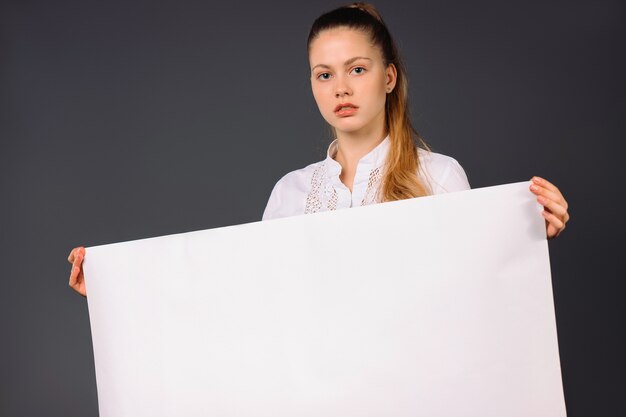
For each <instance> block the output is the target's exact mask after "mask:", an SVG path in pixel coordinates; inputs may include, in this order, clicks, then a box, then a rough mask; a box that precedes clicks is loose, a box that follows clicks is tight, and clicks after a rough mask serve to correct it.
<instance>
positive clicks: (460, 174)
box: [418, 148, 470, 194]
mask: <svg viewBox="0 0 626 417" xmlns="http://www.w3.org/2000/svg"><path fill="white" fill-rule="evenodd" d="M418 155H419V160H420V173H419V174H420V176H421V177H422V178H423V179H424V180H425V181H426V182H427V183H428V184H429V185H430V188H431V191H432V193H433V194H441V193H449V192H453V191H463V190H469V189H470V185H469V181H468V179H467V175H466V174H465V170H464V169H463V167H462V166H461V164H459V162H458V161H457V160H456V159H454V158H453V157H451V156H448V155H444V154H441V153H437V152H433V151H429V150H426V149H422V148H419V150H418Z"/></svg>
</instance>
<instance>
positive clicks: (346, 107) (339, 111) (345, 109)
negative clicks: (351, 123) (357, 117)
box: [335, 103, 358, 117]
mask: <svg viewBox="0 0 626 417" xmlns="http://www.w3.org/2000/svg"><path fill="white" fill-rule="evenodd" d="M357 110H358V107H357V106H355V105H354V104H352V103H342V104H339V105H337V107H335V114H336V115H337V116H339V117H346V116H352V115H353V114H354V113H356V111H357Z"/></svg>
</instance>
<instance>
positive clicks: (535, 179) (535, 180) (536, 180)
mask: <svg viewBox="0 0 626 417" xmlns="http://www.w3.org/2000/svg"><path fill="white" fill-rule="evenodd" d="M533 182H535V183H537V184H539V183H540V182H541V178H539V177H533Z"/></svg>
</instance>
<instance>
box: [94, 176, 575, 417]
mask: <svg viewBox="0 0 626 417" xmlns="http://www.w3.org/2000/svg"><path fill="white" fill-rule="evenodd" d="M528 185H529V184H528V183H516V184H509V185H504V186H498V187H489V188H482V189H476V190H471V191H463V192H458V193H450V194H444V195H437V196H432V197H424V198H418V199H413V200H405V201H399V202H392V203H385V204H378V205H373V206H366V207H359V208H354V209H349V210H339V211H335V212H325V213H319V214H313V215H305V216H296V217H291V218H284V219H277V220H271V221H266V222H257V223H249V224H243V225H238V226H231V227H223V228H217V229H212V230H203V231H198V232H191V233H183V234H177V235H170V236H163V237H157V238H151V239H142V240H137V241H131V242H124V243H117V244H111V245H103V246H96V247H89V248H87V256H86V259H85V263H84V268H85V277H86V284H87V291H88V304H89V315H90V320H91V328H92V336H93V347H94V355H95V366H96V379H97V387H98V399H99V407H100V416H101V417H144V416H145V417H166V416H167V417H171V416H182V417H195V416H198V417H200V416H203V417H207V416H215V417H231V416H232V417H262V416H267V417H283V416H284V417H366V416H371V417H392V416H396V417H405V416H406V417H408V416H412V417H415V416H424V417H426V416H427V417H436V416H445V417H453V416H479V417H503V416H507V417H517V416H519V417H530V416H541V417H555V416H559V417H560V416H565V405H564V399H563V390H562V383H561V373H560V365H559V354H558V345H557V333H556V325H555V317H554V306H553V299H552V287H551V278H550V265H549V257H548V247H547V242H546V237H545V224H544V220H543V218H542V217H541V215H540V214H539V211H540V208H539V205H538V204H537V203H536V202H535V199H534V196H533V195H532V194H531V193H530V191H528Z"/></svg>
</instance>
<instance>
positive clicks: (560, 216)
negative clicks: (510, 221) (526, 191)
mask: <svg viewBox="0 0 626 417" xmlns="http://www.w3.org/2000/svg"><path fill="white" fill-rule="evenodd" d="M531 181H532V183H531V185H530V191H532V193H533V194H535V195H536V196H537V201H538V202H539V204H541V205H542V206H543V209H544V210H543V211H542V212H541V214H542V215H543V217H545V219H546V231H547V234H548V239H552V238H554V237H557V236H558V235H559V234H560V233H561V232H562V231H563V230H564V229H565V223H567V222H568V220H569V214H568V213H567V201H565V198H563V194H561V192H560V191H559V189H558V188H557V187H556V186H555V185H554V184H552V183H551V182H549V181H548V180H545V179H543V178H539V177H533V178H532V180H531Z"/></svg>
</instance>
